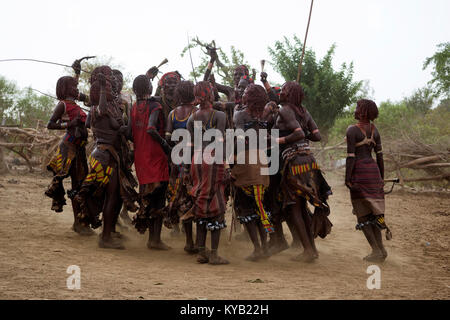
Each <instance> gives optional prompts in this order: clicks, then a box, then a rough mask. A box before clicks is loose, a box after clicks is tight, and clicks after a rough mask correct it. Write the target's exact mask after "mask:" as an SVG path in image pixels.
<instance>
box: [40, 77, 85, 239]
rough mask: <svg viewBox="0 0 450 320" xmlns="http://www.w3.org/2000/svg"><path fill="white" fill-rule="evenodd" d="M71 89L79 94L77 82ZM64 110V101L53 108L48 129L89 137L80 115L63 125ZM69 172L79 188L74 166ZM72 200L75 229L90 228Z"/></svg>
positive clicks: (73, 184) (70, 98) (73, 186)
mask: <svg viewBox="0 0 450 320" xmlns="http://www.w3.org/2000/svg"><path fill="white" fill-rule="evenodd" d="M70 91H71V92H72V95H73V96H77V95H78V89H77V87H76V84H74V86H73V87H72V90H70ZM66 100H75V99H74V97H67V99H66ZM64 111H65V107H64V103H63V102H62V101H59V102H58V104H57V105H56V107H55V109H54V110H53V114H52V116H51V118H50V120H49V122H48V124H47V129H49V130H66V131H67V132H68V133H69V134H71V135H72V136H75V135H76V131H77V130H78V132H77V133H78V134H80V135H81V137H85V138H87V136H88V132H87V129H86V127H85V124H84V122H83V121H81V119H80V116H78V117H77V118H75V119H73V120H71V121H69V122H68V123H66V126H64V125H62V116H63V114H64ZM69 174H70V180H71V184H72V190H77V189H78V187H79V185H78V182H77V178H76V173H75V171H74V167H73V166H72V167H71V169H70V171H69ZM71 202H72V209H73V214H74V230H75V231H77V230H81V229H82V228H84V229H86V230H87V229H89V230H90V228H87V227H84V226H82V225H81V224H79V223H78V221H77V215H78V213H79V212H80V208H79V205H78V203H77V202H76V201H73V200H72V201H71Z"/></svg>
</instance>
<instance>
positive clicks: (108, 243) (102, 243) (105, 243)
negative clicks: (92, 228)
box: [98, 238, 125, 250]
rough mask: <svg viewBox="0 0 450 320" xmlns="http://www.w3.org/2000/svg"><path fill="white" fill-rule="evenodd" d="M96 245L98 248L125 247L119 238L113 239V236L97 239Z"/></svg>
mask: <svg viewBox="0 0 450 320" xmlns="http://www.w3.org/2000/svg"><path fill="white" fill-rule="evenodd" d="M98 246H99V247H100V248H105V249H122V250H123V249H125V247H124V246H123V244H122V242H120V240H118V239H115V238H109V239H103V238H100V239H99V240H98Z"/></svg>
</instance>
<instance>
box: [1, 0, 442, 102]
mask: <svg viewBox="0 0 450 320" xmlns="http://www.w3.org/2000/svg"><path fill="white" fill-rule="evenodd" d="M309 6H310V0H293V1H287V0H278V1H273V0H272V1H266V0H259V1H244V0H240V1H235V0H228V1H222V2H219V1H210V0H209V1H169V0H165V1H135V0H127V1H94V0H90V1H84V0H83V1H65V0H59V1H50V0H48V1H23V0H15V1H2V2H1V4H0V28H1V35H2V37H1V45H0V46H1V47H0V48H1V49H0V59H8V58H33V59H40V60H50V61H55V62H59V63H64V64H69V65H70V64H71V63H72V62H73V60H74V59H76V58H79V57H82V56H84V55H97V56H112V57H113V58H114V59H115V62H117V63H119V64H120V65H122V66H123V69H124V70H123V71H124V73H130V74H131V75H133V77H134V76H137V75H139V74H142V73H145V71H146V70H147V69H148V68H149V67H151V66H153V65H156V64H158V63H159V62H160V61H161V60H163V59H164V58H168V59H169V64H167V65H166V66H164V67H163V68H162V71H165V72H167V71H172V70H179V71H180V72H181V73H182V74H183V75H185V76H187V75H188V73H189V71H190V70H191V66H190V61H189V57H188V56H185V57H183V58H182V57H181V56H180V53H181V51H182V49H183V47H185V46H186V44H187V34H188V33H189V35H190V36H191V37H192V36H194V35H198V36H199V38H200V39H204V40H207V41H210V40H213V39H215V40H216V43H217V45H218V46H220V47H221V48H223V49H226V50H227V51H228V49H229V47H230V46H231V45H234V46H235V47H236V48H238V49H240V50H241V51H243V52H244V53H245V56H246V58H247V60H248V62H249V63H250V64H251V65H252V66H254V67H259V65H260V64H259V61H260V60H261V59H266V60H268V61H270V56H269V54H268V51H267V47H268V46H271V45H273V43H274V42H275V41H276V40H279V39H282V37H283V36H288V37H290V36H292V35H293V34H296V35H298V36H299V37H300V38H301V39H303V38H304V35H305V30H306V23H307V18H308V13H309ZM449 14H450V1H448V0H393V1H392V0H315V1H314V8H313V13H312V19H311V25H310V31H309V35H308V40H307V47H309V48H312V49H313V50H314V51H315V52H316V54H317V56H318V57H322V56H323V55H324V54H325V52H326V51H327V49H328V48H329V47H330V46H331V45H332V44H333V43H335V44H336V45H337V48H336V54H335V59H334V62H335V66H336V67H339V65H340V64H341V63H342V62H351V61H353V63H354V69H355V79H356V80H369V82H370V86H371V88H372V89H373V90H374V92H373V94H372V97H373V98H374V99H375V101H376V102H377V103H380V102H381V101H385V100H387V99H390V100H394V101H395V100H400V99H401V98H403V97H404V96H406V95H409V94H411V93H412V91H413V90H414V89H416V88H420V87H423V86H424V85H425V84H426V83H427V81H429V80H430V78H431V75H430V70H426V71H423V70H422V65H423V62H424V60H425V58H426V57H429V56H431V55H433V53H434V52H435V51H436V46H437V44H439V43H442V42H446V41H450V19H449ZM192 53H193V60H194V64H196V63H198V62H200V57H199V55H201V52H200V51H193V52H192ZM64 72H65V70H64V68H62V67H58V66H52V65H46V64H38V63H32V62H3V63H0V75H2V76H4V77H6V78H8V79H9V80H13V81H15V82H16V83H17V85H19V86H20V87H25V86H32V87H33V88H35V89H38V90H41V91H45V92H49V93H53V94H54V91H55V85H56V81H57V79H58V78H59V77H60V76H62V75H63V74H64ZM268 72H269V81H270V80H273V81H277V82H282V78H281V76H280V75H277V74H275V72H274V71H272V70H271V69H270V68H269V70H268ZM257 78H258V79H259V76H258V77H257Z"/></svg>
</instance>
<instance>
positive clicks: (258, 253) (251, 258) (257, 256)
mask: <svg viewBox="0 0 450 320" xmlns="http://www.w3.org/2000/svg"><path fill="white" fill-rule="evenodd" d="M262 257H263V255H262V254H261V251H260V250H259V251H256V250H255V251H253V253H252V254H251V255H249V256H248V257H246V258H245V260H247V261H254V262H256V261H258V260H259V259H261V258H262Z"/></svg>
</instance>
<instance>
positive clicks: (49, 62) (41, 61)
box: [0, 59, 90, 73]
mask: <svg viewBox="0 0 450 320" xmlns="http://www.w3.org/2000/svg"><path fill="white" fill-rule="evenodd" d="M9 61H32V62H40V63H48V64H54V65H57V66H63V67H68V68H72V66H69V65H67V64H62V63H57V62H51V61H44V60H36V59H3V60H0V62H9ZM81 71H83V72H86V73H90V72H89V71H86V70H83V69H81Z"/></svg>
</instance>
